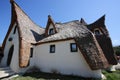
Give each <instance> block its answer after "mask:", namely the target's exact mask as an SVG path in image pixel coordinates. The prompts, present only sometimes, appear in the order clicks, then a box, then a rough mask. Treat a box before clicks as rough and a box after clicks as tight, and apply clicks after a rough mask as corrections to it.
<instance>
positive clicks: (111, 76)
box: [102, 70, 120, 80]
mask: <svg viewBox="0 0 120 80" xmlns="http://www.w3.org/2000/svg"><path fill="white" fill-rule="evenodd" d="M102 72H103V74H104V75H105V76H106V78H107V80H120V70H117V71H115V72H108V71H105V70H103V71H102Z"/></svg>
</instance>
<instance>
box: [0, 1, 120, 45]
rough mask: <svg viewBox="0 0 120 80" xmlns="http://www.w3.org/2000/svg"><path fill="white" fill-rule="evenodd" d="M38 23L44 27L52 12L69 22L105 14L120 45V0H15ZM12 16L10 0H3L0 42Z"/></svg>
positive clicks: (58, 20)
mask: <svg viewBox="0 0 120 80" xmlns="http://www.w3.org/2000/svg"><path fill="white" fill-rule="evenodd" d="M15 1H16V2H17V4H18V5H19V6H20V7H21V8H22V9H23V10H24V11H25V12H26V13H27V14H28V16H29V17H30V18H31V19H32V20H33V21H34V22H35V23H36V24H38V25H40V26H42V27H45V26H46V23H47V16H48V15H49V14H50V15H51V16H52V17H53V19H54V21H55V22H68V21H71V20H80V18H84V19H85V21H86V22H87V23H88V24H90V23H92V22H94V21H96V20H97V19H98V18H100V17H101V16H103V15H104V14H105V15H106V21H105V24H106V26H107V29H108V30H109V33H110V37H111V39H112V42H113V45H114V46H115V45H120V28H119V22H120V9H119V5H120V0H15ZM10 20H11V5H10V2H9V0H1V2H0V43H2V42H3V39H4V37H5V35H6V33H7V30H8V27H9V25H10Z"/></svg>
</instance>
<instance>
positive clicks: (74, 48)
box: [70, 43, 78, 52]
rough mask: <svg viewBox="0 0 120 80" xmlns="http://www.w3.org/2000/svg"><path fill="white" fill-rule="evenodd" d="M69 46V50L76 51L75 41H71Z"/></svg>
mask: <svg viewBox="0 0 120 80" xmlns="http://www.w3.org/2000/svg"><path fill="white" fill-rule="evenodd" d="M70 48H71V52H77V51H78V50H77V45H76V43H71V44H70Z"/></svg>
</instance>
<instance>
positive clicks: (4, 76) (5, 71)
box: [0, 67, 17, 80]
mask: <svg viewBox="0 0 120 80" xmlns="http://www.w3.org/2000/svg"><path fill="white" fill-rule="evenodd" d="M14 76H15V77H16V76H17V74H16V73H15V72H13V71H12V70H11V69H10V67H4V68H0V80H10V78H12V77H14Z"/></svg>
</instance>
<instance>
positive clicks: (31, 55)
mask: <svg viewBox="0 0 120 80" xmlns="http://www.w3.org/2000/svg"><path fill="white" fill-rule="evenodd" d="M32 57H33V48H30V58H32Z"/></svg>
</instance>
